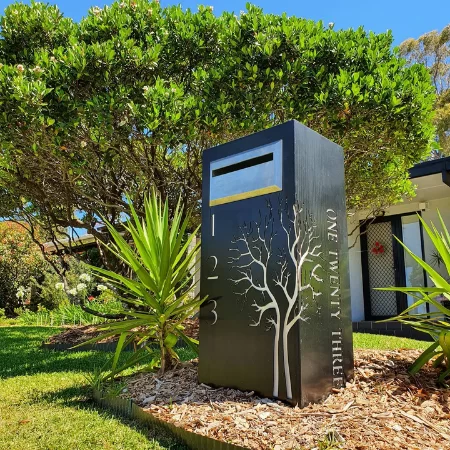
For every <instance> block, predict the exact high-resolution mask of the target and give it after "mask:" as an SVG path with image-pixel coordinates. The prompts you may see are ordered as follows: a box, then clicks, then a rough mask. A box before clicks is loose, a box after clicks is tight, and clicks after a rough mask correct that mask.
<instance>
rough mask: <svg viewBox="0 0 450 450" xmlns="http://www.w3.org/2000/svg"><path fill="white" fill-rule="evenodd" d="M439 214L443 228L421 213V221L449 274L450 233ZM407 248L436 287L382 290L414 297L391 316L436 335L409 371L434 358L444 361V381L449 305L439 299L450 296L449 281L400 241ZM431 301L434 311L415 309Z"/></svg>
mask: <svg viewBox="0 0 450 450" xmlns="http://www.w3.org/2000/svg"><path fill="white" fill-rule="evenodd" d="M438 214H439V219H440V224H441V228H442V231H439V230H438V228H437V227H436V226H435V225H434V224H433V223H432V224H431V226H429V225H427V223H426V222H425V221H424V220H423V219H422V217H420V216H418V217H419V220H420V221H421V223H422V226H423V229H424V230H425V232H426V233H427V235H428V236H429V238H430V240H431V242H432V243H433V245H434V247H435V249H436V252H437V253H438V254H439V256H440V258H441V260H442V262H443V264H444V266H445V269H446V271H447V273H448V274H450V233H449V231H448V229H447V227H446V226H445V223H444V221H443V220H442V217H441V215H440V213H439V212H438ZM399 242H400V244H401V245H402V246H403V247H404V249H405V251H406V252H408V253H409V254H410V255H411V257H412V258H413V259H414V260H415V261H416V262H417V263H418V264H419V266H421V267H422V268H423V269H424V270H425V272H426V273H427V275H428V277H429V278H430V280H431V281H432V282H433V284H434V286H433V287H392V288H384V289H380V290H390V291H399V292H404V293H406V294H408V295H411V296H412V297H413V298H415V300H416V301H415V303H414V304H412V305H411V306H410V307H408V308H407V309H405V311H403V312H402V313H401V314H399V315H398V316H397V317H393V318H391V319H389V320H396V321H398V322H401V323H404V324H407V325H411V326H412V327H413V328H415V329H417V330H419V331H423V332H424V333H428V334H430V336H431V337H432V338H433V339H434V342H433V344H431V345H430V346H429V347H428V348H427V349H426V350H425V351H424V352H423V353H422V354H421V355H420V356H419V358H417V360H416V361H415V362H414V363H413V365H412V366H411V368H410V370H409V372H410V373H411V374H415V373H417V372H418V371H419V370H420V369H421V368H422V367H423V365H424V364H426V363H427V362H428V361H430V360H434V362H433V364H434V366H435V367H438V366H440V365H441V364H443V365H444V367H445V369H444V370H443V371H442V372H441V374H440V376H439V380H438V381H439V382H441V383H444V382H445V379H446V378H447V377H448V376H449V375H450V309H449V308H446V307H445V306H444V305H443V304H441V302H440V301H439V299H438V298H439V297H442V296H443V297H444V298H445V299H446V300H450V283H449V281H448V280H447V279H445V278H444V277H443V276H442V275H440V274H439V272H437V271H436V269H434V268H433V266H432V265H430V264H428V263H426V262H425V261H424V260H422V259H421V258H420V257H418V256H417V255H415V254H414V253H413V252H412V251H411V250H409V249H408V248H407V247H406V245H405V244H403V243H402V242H401V241H399ZM424 304H428V305H430V306H432V307H434V310H435V311H434V312H428V313H423V314H418V313H413V312H412V311H414V309H415V308H417V307H419V306H421V305H424Z"/></svg>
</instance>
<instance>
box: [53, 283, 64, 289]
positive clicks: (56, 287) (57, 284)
mask: <svg viewBox="0 0 450 450" xmlns="http://www.w3.org/2000/svg"><path fill="white" fill-rule="evenodd" d="M55 289H56V290H57V291H63V290H64V283H56V284H55Z"/></svg>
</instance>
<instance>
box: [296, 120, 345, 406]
mask: <svg viewBox="0 0 450 450" xmlns="http://www.w3.org/2000/svg"><path fill="white" fill-rule="evenodd" d="M295 183H296V187H295V192H296V202H297V204H298V205H300V206H301V207H302V208H303V215H302V217H301V220H302V223H303V228H302V230H303V231H304V232H305V233H306V234H307V235H306V240H307V241H308V240H309V241H310V245H309V249H308V248H306V249H304V250H303V251H309V252H310V255H309V256H308V257H307V258H306V259H308V260H309V261H310V262H309V263H307V264H305V266H304V267H302V277H304V279H303V282H302V284H303V286H308V285H311V288H310V289H305V290H303V291H302V292H301V293H300V295H299V308H303V309H304V310H305V313H304V316H305V317H304V319H305V320H303V321H300V359H301V404H302V405H306V404H308V403H309V402H316V401H320V400H321V399H323V398H324V397H326V396H327V395H328V393H329V392H330V391H331V388H332V387H333V386H335V387H338V386H340V385H342V383H344V385H345V380H346V379H348V377H350V376H351V370H352V367H353V359H352V351H353V350H352V334H351V317H350V308H349V305H350V298H349V276H348V250H347V238H346V234H347V230H346V208H345V185H344V160H343V151H342V148H341V147H340V146H338V145H336V144H334V143H333V142H331V141H329V140H328V139H326V138H324V137H323V136H321V135H319V134H318V133H316V132H314V131H312V130H310V129H309V128H307V127H305V126H304V125H302V124H300V123H296V124H295ZM306 230H312V231H310V234H308V232H307V231H306ZM310 238H311V239H310ZM333 343H334V350H333ZM339 380H340V381H339Z"/></svg>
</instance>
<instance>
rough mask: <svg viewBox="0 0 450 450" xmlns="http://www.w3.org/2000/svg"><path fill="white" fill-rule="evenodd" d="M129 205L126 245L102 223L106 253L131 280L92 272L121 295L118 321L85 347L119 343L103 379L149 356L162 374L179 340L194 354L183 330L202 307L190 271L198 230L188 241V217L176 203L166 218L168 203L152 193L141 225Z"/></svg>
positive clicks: (174, 357) (102, 271)
mask: <svg viewBox="0 0 450 450" xmlns="http://www.w3.org/2000/svg"><path fill="white" fill-rule="evenodd" d="M129 204H130V210H131V217H130V219H129V220H128V221H127V222H126V223H125V224H124V229H125V231H126V232H128V233H129V235H130V236H131V240H130V242H127V240H125V239H124V237H123V236H122V234H121V233H120V232H119V231H117V230H116V228H115V227H114V226H113V225H112V224H111V223H109V222H108V221H107V220H105V223H106V226H107V227H108V230H109V232H110V234H111V236H112V238H113V240H114V243H113V244H112V245H109V246H107V249H108V250H109V251H111V252H113V253H114V255H115V256H116V257H117V258H119V259H120V260H121V261H122V262H123V263H124V264H125V266H127V268H128V269H129V270H128V272H129V273H130V275H128V276H125V275H121V274H118V273H115V272H112V271H110V270H106V269H102V268H98V267H93V266H91V269H92V271H93V272H94V273H95V274H96V275H98V276H99V277H100V278H101V279H103V280H105V281H107V282H108V283H111V284H113V285H114V286H115V287H116V288H117V289H118V290H119V291H121V292H122V297H121V300H122V302H123V306H122V308H121V310H120V311H117V312H118V313H119V314H120V315H121V316H122V317H123V319H121V320H116V321H112V322H108V323H106V324H103V325H101V326H100V327H99V329H100V330H101V331H102V333H101V334H100V335H99V336H98V337H96V338H94V339H91V340H90V341H88V342H89V343H93V342H97V341H99V340H101V339H104V338H106V337H111V336H118V338H119V339H118V343H117V348H116V352H115V354H114V357H113V360H112V368H111V369H112V370H111V372H110V374H109V375H108V376H107V377H106V378H109V377H111V378H112V377H114V375H115V374H117V373H119V372H121V371H122V370H124V369H125V368H127V367H130V366H131V365H134V364H136V363H137V362H138V361H141V360H142V359H143V358H146V357H148V356H149V354H151V355H153V357H154V359H153V364H155V363H159V365H160V370H161V372H164V371H165V370H167V369H168V368H170V367H171V366H172V365H173V363H174V362H175V361H176V360H177V359H178V355H177V353H176V351H175V344H176V342H177V340H178V339H182V340H183V341H184V342H185V343H186V344H188V345H189V346H190V347H191V348H193V349H194V350H197V348H198V341H196V340H194V339H191V338H190V337H188V336H186V335H185V334H184V333H183V325H182V323H183V321H184V320H185V319H186V318H187V317H189V316H191V315H192V314H193V313H195V312H196V310H197V309H198V307H199V306H200V304H201V303H202V301H203V300H202V299H200V298H198V297H194V295H193V289H194V286H195V283H194V271H193V266H194V264H195V261H196V258H197V255H198V252H199V246H200V244H199V243H197V244H194V243H193V238H194V236H195V235H196V233H197V231H198V228H197V229H196V230H194V231H193V232H192V233H191V234H190V235H189V236H187V226H188V223H189V218H190V213H189V212H188V213H187V214H186V215H185V216H184V215H183V208H182V207H181V206H180V203H178V206H177V208H176V210H175V212H174V214H173V217H172V218H169V210H168V203H167V201H166V202H164V203H163V202H162V200H161V197H160V196H159V195H158V194H157V193H155V192H152V194H151V195H150V196H149V197H148V198H147V199H146V200H145V205H144V217H143V218H142V219H140V218H139V216H138V214H137V212H136V210H135V208H134V207H133V205H132V203H131V201H129ZM131 343H134V344H135V352H134V353H133V354H132V356H131V357H129V358H128V359H126V361H125V362H123V363H121V364H120V366H119V357H120V355H121V353H122V350H123V349H124V348H125V347H126V346H127V345H130V344H131ZM158 350H159V352H158Z"/></svg>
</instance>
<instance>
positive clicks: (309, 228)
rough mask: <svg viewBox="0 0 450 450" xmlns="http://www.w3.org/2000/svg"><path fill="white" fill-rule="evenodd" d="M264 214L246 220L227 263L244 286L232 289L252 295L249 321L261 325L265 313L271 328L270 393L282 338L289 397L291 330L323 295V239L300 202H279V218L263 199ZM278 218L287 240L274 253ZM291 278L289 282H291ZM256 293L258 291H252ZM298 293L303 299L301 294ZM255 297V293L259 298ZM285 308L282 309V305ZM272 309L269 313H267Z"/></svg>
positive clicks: (236, 281) (275, 390)
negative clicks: (252, 312) (252, 313)
mask: <svg viewBox="0 0 450 450" xmlns="http://www.w3.org/2000/svg"><path fill="white" fill-rule="evenodd" d="M267 209H268V214H267V215H266V216H263V215H262V214H261V211H260V218H259V220H258V221H255V222H250V223H249V224H246V223H244V224H243V225H242V226H241V227H240V228H239V234H238V236H237V237H236V238H234V239H233V241H232V243H233V245H234V247H232V248H231V249H230V250H231V251H232V252H233V255H235V256H231V257H230V261H229V262H230V264H232V268H233V269H234V272H235V273H236V274H238V276H237V277H236V278H231V281H232V282H233V283H234V284H235V285H239V286H241V285H242V286H243V287H244V289H243V290H241V291H240V292H236V293H235V294H237V295H240V296H243V297H244V298H247V297H248V295H250V294H251V295H252V298H253V303H252V306H253V308H254V309H255V311H256V313H257V317H256V319H255V320H254V321H253V323H251V324H250V326H260V325H261V321H262V320H263V318H264V317H265V316H266V317H267V318H266V321H267V323H268V330H270V329H272V328H273V329H274V331H275V333H274V345H273V396H274V397H278V392H279V379H280V375H279V374H280V355H279V343H280V339H282V351H283V370H284V376H285V381H286V394H287V398H288V399H292V384H291V374H290V366H289V346H288V338H289V332H290V331H291V330H292V328H293V327H294V325H295V324H296V323H297V322H299V321H304V322H306V321H307V320H308V316H307V312H308V308H309V307H310V306H311V305H313V304H317V303H316V300H317V297H319V296H321V295H322V292H321V291H320V290H319V286H320V284H321V283H323V278H322V277H321V271H322V269H323V267H322V252H323V251H322V244H321V243H320V242H319V236H318V234H317V224H316V223H315V221H314V219H313V217H312V216H311V215H310V214H308V213H307V212H306V211H305V209H304V208H303V207H301V206H300V205H298V204H294V205H293V207H292V211H289V208H288V206H287V204H286V203H285V204H284V205H283V204H281V202H280V205H279V208H278V214H277V217H275V215H274V211H273V208H272V205H271V203H270V201H268V203H267ZM276 221H279V223H280V224H281V229H282V230H283V238H284V236H285V239H286V245H285V248H284V249H283V250H280V251H279V252H278V253H277V252H276V251H275V248H274V238H275V236H276V230H277V229H279V228H280V227H279V226H278V223H276ZM272 264H277V265H278V266H279V267H278V268H277V270H276V272H277V275H276V276H275V278H273V279H269V274H268V272H269V269H268V268H269V265H272ZM292 277H293V279H292ZM291 279H292V281H291ZM255 294H256V295H255ZM300 295H301V301H299V298H300V297H299V296H300ZM258 297H259V298H258ZM281 302H286V306H287V309H286V313H285V314H284V317H281V316H282V314H281V309H280V305H281ZM283 309H284V308H283ZM269 312H271V313H272V314H269Z"/></svg>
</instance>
